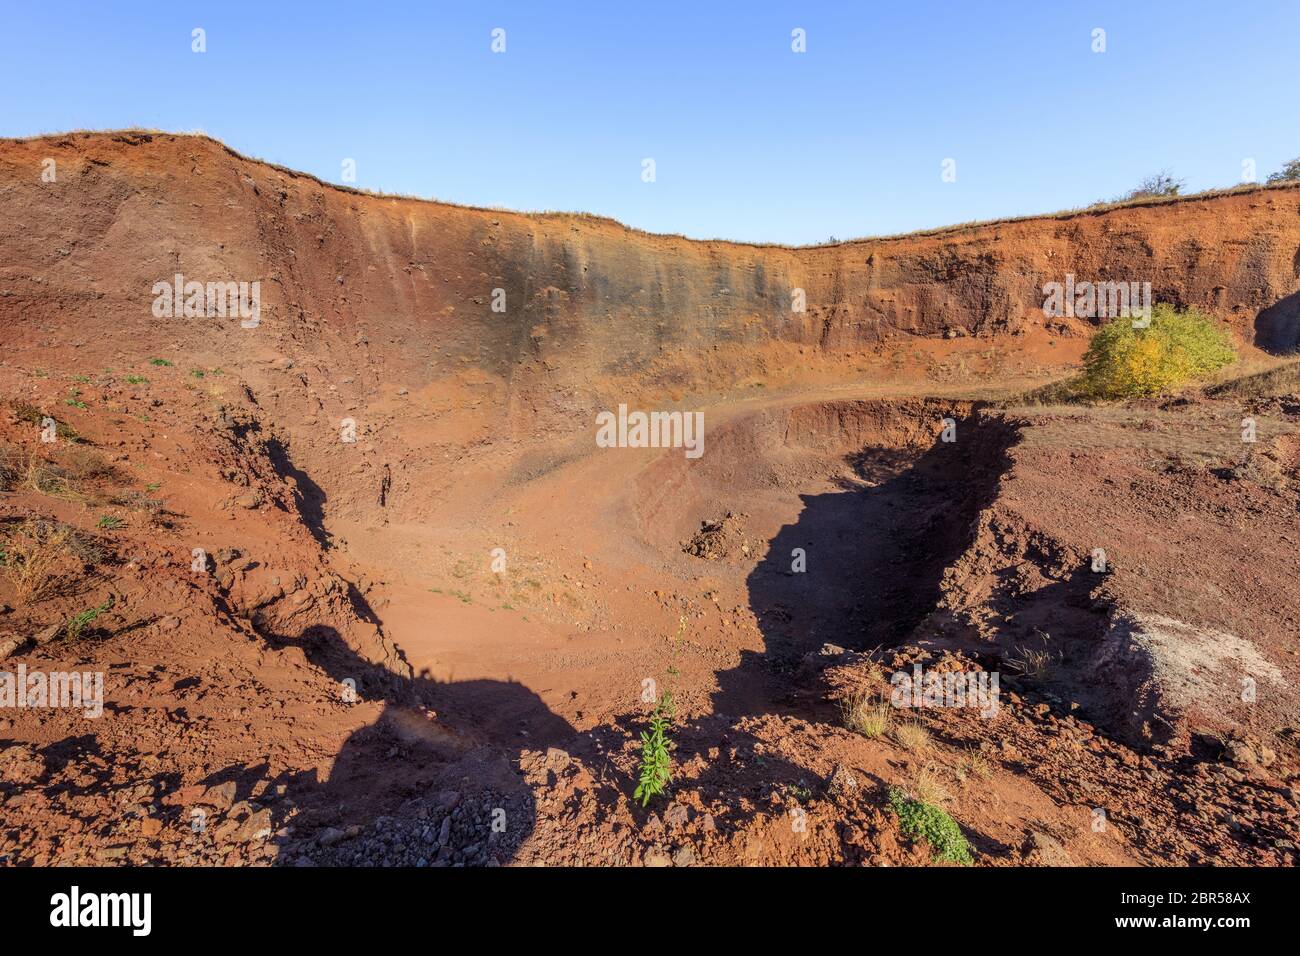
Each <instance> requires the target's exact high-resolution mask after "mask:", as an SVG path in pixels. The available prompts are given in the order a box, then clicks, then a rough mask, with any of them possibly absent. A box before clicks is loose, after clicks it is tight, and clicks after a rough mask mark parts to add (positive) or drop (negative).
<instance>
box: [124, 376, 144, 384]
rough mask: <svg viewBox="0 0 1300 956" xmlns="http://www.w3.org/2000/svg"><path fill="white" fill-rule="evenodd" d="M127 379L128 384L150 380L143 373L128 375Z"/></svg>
mask: <svg viewBox="0 0 1300 956" xmlns="http://www.w3.org/2000/svg"><path fill="white" fill-rule="evenodd" d="M125 381H126V384H128V385H143V384H144V383H145V382H147V381H149V380H148V379H147V378H145V377H144V376H143V375H128V376H127V377H126V379H125Z"/></svg>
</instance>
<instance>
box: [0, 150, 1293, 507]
mask: <svg viewBox="0 0 1300 956" xmlns="http://www.w3.org/2000/svg"><path fill="white" fill-rule="evenodd" d="M0 250H2V251H3V254H2V255H0V328H3V330H4V331H3V338H4V345H5V347H6V354H7V356H8V358H9V360H10V361H11V362H12V363H13V364H15V365H21V366H23V367H27V368H34V369H40V368H46V367H59V365H60V364H65V365H68V366H69V368H71V367H73V366H76V367H77V368H80V369H82V370H83V371H84V370H90V371H94V370H98V369H100V368H104V367H112V368H116V369H119V370H121V369H124V368H129V367H132V366H133V365H139V364H140V363H146V362H148V361H149V360H150V357H152V356H162V357H164V358H167V359H169V360H172V361H175V362H177V363H181V364H187V365H192V366H205V367H220V368H223V369H225V370H227V371H229V372H231V373H232V375H231V377H230V378H229V379H227V380H226V381H227V382H230V383H231V387H230V388H228V389H227V391H228V393H229V394H227V395H225V396H224V397H223V398H222V399H221V401H224V402H235V403H242V404H247V405H256V406H257V407H258V409H259V410H260V412H261V413H263V414H265V416H266V417H267V419H268V421H273V422H275V423H277V425H278V426H279V427H281V428H282V429H283V430H284V438H285V442H286V447H289V448H291V449H292V455H293V458H294V462H295V463H296V465H301V466H302V467H305V468H307V469H308V470H309V471H310V472H311V473H312V475H313V480H315V481H318V482H319V483H320V484H321V486H322V488H323V489H324V492H323V494H325V495H326V497H327V498H328V500H329V502H330V503H329V505H328V506H327V507H328V509H330V510H331V511H333V512H334V513H348V512H351V513H354V514H363V513H374V511H375V509H376V508H379V509H390V511H389V512H388V513H391V509H392V508H393V507H394V506H396V507H398V508H400V507H401V505H402V503H403V502H404V501H414V500H417V499H418V500H420V501H421V502H427V501H429V500H432V499H433V498H436V497H437V496H438V494H439V493H440V489H451V488H453V487H458V488H460V489H461V491H462V492H464V493H467V494H468V493H471V492H472V489H473V487H474V486H475V484H476V481H475V475H476V469H481V470H489V471H491V472H492V473H493V474H500V473H502V472H503V471H508V472H510V473H511V474H514V475H516V476H518V477H519V478H521V479H526V478H527V477H529V476H530V475H534V474H536V473H538V472H539V470H544V469H545V468H548V467H551V466H552V465H553V464H554V462H555V461H557V460H561V459H562V458H563V457H564V456H565V454H567V452H566V451H565V448H564V447H563V446H564V443H565V442H566V441H570V440H575V439H574V436H575V435H578V434H579V433H581V432H582V431H583V429H585V428H586V426H587V425H588V424H590V422H591V420H592V415H593V414H594V413H595V411H597V410H599V409H603V408H612V407H615V405H616V404H617V403H618V402H621V401H629V402H634V403H635V402H641V403H643V404H647V405H670V404H674V403H692V402H696V403H698V402H708V401H713V400H716V399H717V398H718V397H719V396H721V395H727V396H728V397H734V396H735V395H736V394H737V390H738V389H739V390H741V391H742V392H743V390H744V389H746V388H757V387H759V386H767V392H768V393H770V392H771V391H772V390H773V389H774V388H778V387H791V388H797V387H800V386H809V385H817V384H826V383H835V382H854V383H861V382H864V381H865V382H872V381H876V380H877V379H878V378H879V377H880V376H881V375H883V374H888V373H890V372H891V370H892V373H893V374H894V376H895V379H896V380H898V381H907V380H908V377H909V376H911V375H913V373H914V372H915V373H916V374H918V375H920V376H921V377H922V378H923V379H924V373H925V371H926V364H925V363H927V362H929V363H931V367H933V363H935V362H937V361H940V362H941V361H943V358H944V356H952V357H954V358H953V362H954V363H955V364H959V366H960V374H961V375H963V376H968V378H965V379H963V381H965V382H966V383H967V384H978V383H979V381H980V380H981V379H987V380H988V381H990V382H996V381H1001V382H1005V381H1006V380H1007V379H1009V378H1011V377H1014V376H1015V374H1016V373H1017V372H1025V373H1028V372H1033V373H1034V374H1037V375H1039V376H1040V377H1041V376H1042V375H1045V374H1051V371H1052V369H1053V368H1056V369H1064V367H1066V366H1068V365H1069V364H1070V363H1071V362H1073V361H1076V360H1077V358H1078V356H1079V354H1080V352H1081V351H1082V348H1083V344H1084V342H1085V341H1086V338H1085V336H1086V333H1087V331H1088V330H1089V328H1090V325H1091V324H1093V323H1092V321H1091V320H1087V319H1048V318H1045V317H1044V314H1043V309H1042V305H1043V301H1044V295H1043V286H1044V284H1045V283H1048V282H1064V281H1065V280H1066V277H1067V275H1071V274H1072V275H1073V276H1075V277H1076V279H1078V280H1080V281H1083V280H1088V281H1115V282H1150V283H1151V286H1152V292H1153V297H1154V298H1155V299H1156V300H1157V301H1172V302H1175V303H1177V304H1179V305H1196V306H1199V307H1201V308H1205V309H1209V310H1211V311H1213V312H1214V313H1216V314H1218V315H1220V316H1221V317H1223V318H1224V319H1226V320H1228V321H1229V322H1230V323H1231V324H1232V325H1233V327H1234V329H1235V330H1236V332H1237V333H1238V335H1239V336H1240V337H1241V338H1242V340H1243V341H1245V342H1253V343H1257V344H1258V345H1260V346H1261V347H1263V348H1265V349H1267V350H1270V351H1274V352H1281V351H1287V350H1290V349H1293V348H1294V347H1295V346H1296V344H1297V335H1298V333H1300V323H1298V322H1297V315H1298V314H1300V292H1298V291H1297V290H1298V289H1300V189H1297V188H1293V187H1289V186H1288V187H1273V188H1260V189H1253V190H1248V191H1241V192H1234V193H1231V194H1227V195H1220V196H1217V197H1211V198H1204V199H1188V200H1182V201H1177V202H1167V203H1159V204H1154V205H1148V206H1138V207H1129V208H1123V209H1114V210H1110V211H1098V212H1089V213H1078V214H1074V215H1068V216H1060V217H1044V218H1038V219H1026V220H1022V221H1016V222H1003V223H993V224H987V225H979V226H969V227H954V228H952V229H947V230H942V231H937V232H934V233H930V234H924V235H914V236H909V237H901V238H892V239H870V240H861V241H856V242H847V243H842V244H839V245H835V246H825V247H812V248H798V249H791V248H783V247H777V246H754V245H741V244H735V243H728V242H699V241H692V240H687V239H683V238H680V237H673V236H656V235H649V234H646V233H641V232H637V231H635V230H631V229H628V228H626V227H624V226H621V225H619V224H617V223H615V222H612V221H610V220H605V219H598V218H594V217H591V216H581V215H523V214H518V213H511V212H503V211H492V210H481V209H468V208H463V207H457V206H449V205H444V204H440V203H435V202H426V201H420V200H412V199H403V198H396V197H386V196H376V195H368V194H362V193H357V192H352V191H348V190H343V189H339V188H335V187H332V186H328V185H325V184H322V183H321V182H319V181H317V180H315V179H313V178H311V177H309V176H305V175H301V174H296V173H293V172H291V171H289V170H284V169H281V168H278V167H274V166H270V165H267V164H265V163H261V162H257V161H254V160H249V159H246V158H243V157H241V156H238V155H237V154H235V153H233V152H231V151H230V150H228V149H227V148H226V147H224V146H222V145H221V144H219V143H217V142H215V141H213V140H211V139H208V138H206V137H198V136H176V135H170V134H148V133H134V132H133V133H101V134H67V135H56V136H50V137H44V138H38V139H31V140H21V141H6V142H3V143H0ZM177 275H181V276H183V277H184V278H185V279H186V280H197V281H200V282H205V283H206V282H226V281H234V282H248V283H252V282H258V283H260V289H261V299H260V321H259V323H258V324H257V327H256V328H254V329H247V328H243V327H242V326H241V322H240V321H239V319H238V318H236V317H233V316H227V317H224V318H221V317H215V318H208V317H200V318H184V317H183V316H180V317H175V318H172V317H164V318H158V317H156V316H155V314H154V310H153V305H154V299H155V293H154V287H155V284H157V283H159V282H163V283H169V282H172V281H174V277H175V276H177ZM800 296H801V297H802V302H803V304H804V310H803V311H798V310H797V308H796V305H797V304H798V300H799V298H800ZM1048 346H1052V347H1050V348H1049V347H1048ZM1056 346H1059V347H1056ZM977 356H978V359H977V358H976V357H977ZM236 381H237V382H238V383H239V387H238V389H236V388H234V386H233V382H236ZM915 384H916V383H915V382H913V385H915ZM344 419H353V420H355V422H356V425H357V428H358V429H359V433H360V437H361V439H362V444H363V445H364V446H365V452H364V454H361V455H358V456H354V460H353V461H351V462H350V463H348V464H347V465H344V464H341V463H340V462H339V461H338V460H337V455H336V453H337V450H338V442H337V435H335V431H336V430H337V429H338V427H339V426H340V423H341V422H342V421H343V420H344ZM413 424H418V426H419V427H418V436H415V435H413V433H412V430H411V429H409V428H406V429H405V430H404V426H411V425H413ZM529 443H531V444H532V445H533V446H534V448H533V450H529V449H528V448H527V447H522V448H521V445H527V444H529ZM588 444H589V441H588ZM356 458H360V459H361V460H360V463H357V461H356V460H355V459H356ZM449 466H451V467H449ZM416 489H419V490H420V494H418V495H415V494H413V493H412V492H413V491H414V490H416ZM372 499H373V500H372ZM421 507H425V505H421Z"/></svg>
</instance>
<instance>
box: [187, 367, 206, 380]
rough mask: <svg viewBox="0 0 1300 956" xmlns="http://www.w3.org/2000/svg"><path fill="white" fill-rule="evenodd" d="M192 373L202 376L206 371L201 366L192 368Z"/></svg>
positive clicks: (197, 376)
mask: <svg viewBox="0 0 1300 956" xmlns="http://www.w3.org/2000/svg"><path fill="white" fill-rule="evenodd" d="M190 374H191V375H193V376H194V377H195V378H202V377H203V376H204V374H205V373H204V371H203V369H201V368H192V369H190Z"/></svg>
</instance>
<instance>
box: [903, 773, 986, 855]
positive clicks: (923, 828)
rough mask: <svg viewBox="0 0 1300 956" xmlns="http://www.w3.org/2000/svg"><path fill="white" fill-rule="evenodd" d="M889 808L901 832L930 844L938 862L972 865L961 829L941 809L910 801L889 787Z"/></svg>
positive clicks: (967, 845)
mask: <svg viewBox="0 0 1300 956" xmlns="http://www.w3.org/2000/svg"><path fill="white" fill-rule="evenodd" d="M889 809H890V810H892V811H893V812H894V814H895V816H897V817H898V824H899V826H900V827H901V828H902V830H903V832H904V833H905V834H907V835H908V836H910V837H911V838H912V839H914V840H925V842H927V843H929V844H930V848H931V849H932V850H933V851H934V855H935V857H936V858H937V859H940V860H946V861H948V862H950V863H960V864H962V865H964V866H968V865H970V864H971V863H974V862H975V861H974V859H973V858H972V857H971V853H970V844H969V843H967V842H966V837H965V836H964V835H963V834H962V832H961V827H959V826H957V821H956V820H954V819H953V818H952V817H950V816H949V815H948V814H947V813H945V812H944V811H943V810H940V809H939V808H938V807H936V806H933V805H932V804H929V803H924V802H922V801H920V800H913V799H912V798H911V797H909V796H908V795H907V794H906V793H904V792H903V791H902V790H900V789H899V788H898V787H890V788H889Z"/></svg>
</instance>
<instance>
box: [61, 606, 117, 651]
mask: <svg viewBox="0 0 1300 956" xmlns="http://www.w3.org/2000/svg"><path fill="white" fill-rule="evenodd" d="M112 606H113V599H112V598H111V597H110V598H109V599H108V600H107V601H105V602H104V603H103V604H101V605H99V606H98V607H92V608H87V609H86V610H84V611H82V612H81V613H80V614H77V615H74V616H73V617H72V618H70V619H69V620H68V625H67V627H66V628H65V630H66V632H67V635H68V640H70V641H75V640H76V639H77V638H79V637H81V635H82V633H83V632H84V631H85V630H86V628H87V627H89V626H90V625H91V624H92V623H93V622H94V620H95V618H97V617H99V615H101V614H103V613H104V612H105V611H107V610H108V609H109V608H110V607H112Z"/></svg>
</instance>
